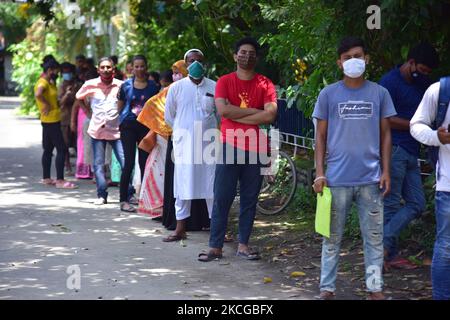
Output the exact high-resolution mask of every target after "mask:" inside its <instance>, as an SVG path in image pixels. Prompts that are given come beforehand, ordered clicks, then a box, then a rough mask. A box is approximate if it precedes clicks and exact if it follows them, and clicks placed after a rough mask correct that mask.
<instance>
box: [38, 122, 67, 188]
mask: <svg viewBox="0 0 450 320" xmlns="http://www.w3.org/2000/svg"><path fill="white" fill-rule="evenodd" d="M41 124H42V148H43V149H44V153H43V154H42V169H43V177H44V179H50V171H51V170H50V169H51V166H52V156H53V149H54V148H56V159H55V166H56V179H58V180H63V179H64V160H65V158H66V151H67V147H66V144H65V143H64V138H63V135H62V131H61V123H60V122H55V123H43V122H42V123H41Z"/></svg>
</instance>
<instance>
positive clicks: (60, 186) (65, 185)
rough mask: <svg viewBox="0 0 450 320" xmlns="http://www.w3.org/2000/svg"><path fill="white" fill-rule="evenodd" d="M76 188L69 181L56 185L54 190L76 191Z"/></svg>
mask: <svg viewBox="0 0 450 320" xmlns="http://www.w3.org/2000/svg"><path fill="white" fill-rule="evenodd" d="M77 188H78V186H77V185H76V184H74V183H72V182H70V181H65V182H64V183H63V184H58V183H56V189H77Z"/></svg>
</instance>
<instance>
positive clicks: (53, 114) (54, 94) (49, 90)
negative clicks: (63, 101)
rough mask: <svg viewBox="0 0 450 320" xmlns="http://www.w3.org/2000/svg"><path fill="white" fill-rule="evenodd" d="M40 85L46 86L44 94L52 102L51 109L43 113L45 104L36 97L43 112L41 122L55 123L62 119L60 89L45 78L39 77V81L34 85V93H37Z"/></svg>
mask: <svg viewBox="0 0 450 320" xmlns="http://www.w3.org/2000/svg"><path fill="white" fill-rule="evenodd" d="M38 87H43V88H44V91H43V93H42V95H43V96H44V99H45V100H46V101H47V102H48V103H49V104H50V111H49V112H48V114H47V115H43V114H42V109H43V108H44V106H43V104H42V102H41V101H39V100H38V99H36V104H37V106H38V108H39V111H40V112H41V122H44V123H54V122H59V121H61V109H60V108H59V106H58V89H57V88H56V85H54V84H51V83H49V82H48V81H47V80H45V79H44V78H39V80H38V82H36V85H35V86H34V93H36V90H37V88H38Z"/></svg>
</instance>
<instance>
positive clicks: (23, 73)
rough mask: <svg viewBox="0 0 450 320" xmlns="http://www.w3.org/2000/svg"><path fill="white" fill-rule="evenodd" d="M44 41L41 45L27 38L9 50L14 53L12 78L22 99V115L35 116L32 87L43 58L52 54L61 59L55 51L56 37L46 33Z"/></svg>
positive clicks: (35, 109)
mask: <svg viewBox="0 0 450 320" xmlns="http://www.w3.org/2000/svg"><path fill="white" fill-rule="evenodd" d="M44 39H45V40H44V43H43V44H41V43H39V42H36V41H33V39H32V38H27V39H25V40H23V41H22V42H20V43H18V44H14V45H11V46H10V48H9V50H10V51H11V52H13V53H14V56H13V61H12V64H13V67H14V71H13V74H12V78H13V81H15V82H16V83H17V84H18V89H19V90H20V96H21V97H22V99H23V103H22V105H21V108H20V112H21V113H23V114H37V111H38V110H37V106H36V103H35V98H34V85H35V84H36V82H37V80H38V79H39V76H40V74H41V73H42V67H41V63H42V59H43V58H44V56H45V55H47V54H52V55H53V56H54V57H55V58H56V59H61V55H60V52H59V51H58V50H57V42H58V38H57V36H56V35H55V34H54V33H50V32H47V33H46V34H45V38H44ZM42 47H43V48H44V50H42Z"/></svg>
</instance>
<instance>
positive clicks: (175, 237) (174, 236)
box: [162, 234, 187, 242]
mask: <svg viewBox="0 0 450 320" xmlns="http://www.w3.org/2000/svg"><path fill="white" fill-rule="evenodd" d="M186 238H187V237H186V235H183V236H179V235H177V234H171V235H170V236H168V237H167V238H164V239H163V240H162V241H163V242H175V241H180V240H185V239H186Z"/></svg>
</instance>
